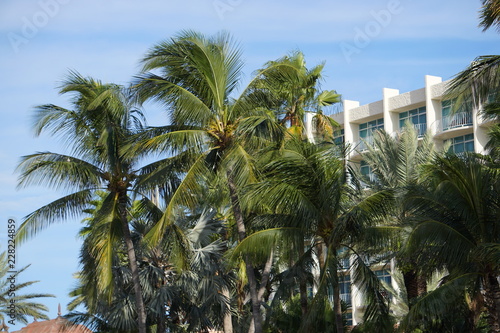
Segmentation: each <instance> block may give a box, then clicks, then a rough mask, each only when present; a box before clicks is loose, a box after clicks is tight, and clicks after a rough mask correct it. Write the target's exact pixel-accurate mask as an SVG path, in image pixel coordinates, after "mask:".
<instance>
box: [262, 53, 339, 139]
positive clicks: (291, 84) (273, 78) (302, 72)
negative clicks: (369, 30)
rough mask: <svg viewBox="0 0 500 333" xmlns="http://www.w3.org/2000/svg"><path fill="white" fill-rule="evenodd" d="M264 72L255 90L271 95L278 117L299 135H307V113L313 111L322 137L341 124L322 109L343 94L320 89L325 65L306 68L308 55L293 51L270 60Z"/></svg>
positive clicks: (317, 128) (328, 136) (317, 130)
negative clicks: (326, 114) (306, 56)
mask: <svg viewBox="0 0 500 333" xmlns="http://www.w3.org/2000/svg"><path fill="white" fill-rule="evenodd" d="M267 68H269V69H271V70H263V71H261V72H260V73H259V74H260V80H259V81H258V82H257V83H256V89H255V91H254V92H253V93H260V94H263V95H264V96H266V97H267V98H269V101H268V105H269V107H270V108H272V109H273V111H274V112H275V113H276V115H277V117H278V119H280V121H281V122H282V123H283V124H284V125H287V126H288V128H289V132H291V133H295V134H296V135H302V136H304V137H306V136H307V135H309V136H310V139H311V138H312V137H311V134H312V133H306V128H305V123H304V121H305V119H306V113H307V112H309V113H312V114H313V115H314V116H313V117H311V120H312V124H314V125H315V126H314V127H315V128H314V129H315V131H316V134H317V136H318V137H321V136H322V137H323V138H330V139H331V137H332V135H333V129H334V128H335V127H338V124H337V123H336V122H335V121H333V119H331V118H330V117H327V116H325V115H324V114H323V112H322V107H326V106H330V105H333V104H335V103H338V102H339V101H340V95H338V94H337V93H336V92H335V91H334V90H323V91H322V90H320V86H319V83H320V81H321V79H322V72H323V68H324V64H320V65H317V66H314V67H313V68H311V69H308V68H307V67H306V61H305V57H304V54H303V53H302V52H300V51H296V52H293V53H291V54H289V55H286V56H284V57H282V58H280V59H277V60H275V61H269V62H268V63H266V65H265V66H264V69H267Z"/></svg>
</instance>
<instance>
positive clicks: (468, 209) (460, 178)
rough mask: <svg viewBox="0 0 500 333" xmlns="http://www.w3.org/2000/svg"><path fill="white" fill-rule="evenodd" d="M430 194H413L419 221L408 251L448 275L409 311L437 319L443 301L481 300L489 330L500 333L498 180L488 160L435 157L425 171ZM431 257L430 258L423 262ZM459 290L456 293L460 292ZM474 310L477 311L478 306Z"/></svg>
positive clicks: (424, 191) (425, 191) (465, 157)
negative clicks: (466, 297) (458, 297)
mask: <svg viewBox="0 0 500 333" xmlns="http://www.w3.org/2000/svg"><path fill="white" fill-rule="evenodd" d="M427 171H428V172H429V174H430V176H431V177H432V179H433V180H434V183H433V186H432V187H431V190H422V191H420V192H417V193H415V194H414V203H415V204H416V208H418V210H416V212H417V213H418V214H419V217H420V223H419V224H418V225H417V227H416V228H415V229H414V230H413V232H412V234H411V236H410V248H409V251H413V252H415V253H416V254H418V255H419V256H420V258H421V262H420V263H421V264H422V265H426V266H427V267H431V268H432V267H434V268H435V269H436V268H437V269H443V268H444V269H446V270H447V271H448V272H449V275H448V277H447V278H446V279H445V283H444V284H443V285H442V286H441V287H439V288H437V289H436V290H434V291H432V292H430V293H429V294H428V295H427V296H425V297H424V298H422V299H420V300H419V301H418V302H417V303H416V304H415V305H414V307H413V308H412V309H411V310H410V320H411V318H417V317H418V316H419V315H422V314H425V315H431V316H436V317H439V315H440V314H442V310H443V302H445V301H446V299H447V298H448V299H452V300H453V299H456V298H452V296H453V295H457V291H458V296H460V294H461V295H462V296H461V297H463V295H464V294H465V293H467V294H469V295H470V299H472V300H474V299H479V300H482V302H484V306H485V307H486V310H487V320H488V324H489V330H490V332H500V285H499V283H498V276H500V265H499V263H500V260H499V258H500V224H499V220H498V216H499V214H500V211H499V208H500V195H499V194H500V193H499V191H500V179H499V177H498V166H497V165H496V166H495V165H493V166H492V165H491V162H490V159H489V158H487V157H483V156H477V155H473V154H467V155H462V156H453V155H449V156H446V157H439V158H437V159H436V161H435V162H434V163H433V164H431V165H429V166H428V170H427ZM429 258H431V260H429ZM460 291H461V292H460ZM478 309H479V311H480V307H479V308H478Z"/></svg>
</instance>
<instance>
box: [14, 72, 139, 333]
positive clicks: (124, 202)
mask: <svg viewBox="0 0 500 333" xmlns="http://www.w3.org/2000/svg"><path fill="white" fill-rule="evenodd" d="M60 93H61V94H72V95H74V97H73V99H72V104H73V109H65V108H62V107H59V106H56V105H53V104H47V105H42V106H39V107H37V108H36V110H35V111H36V114H35V125H34V128H35V132H36V134H37V135H40V134H41V133H42V132H44V131H50V133H51V134H52V135H58V136H60V137H62V138H63V141H64V142H65V143H67V144H68V146H69V148H70V149H71V154H70V155H64V154H58V153H53V152H39V153H35V154H32V155H28V156H24V157H23V158H22V161H21V163H20V164H19V167H18V170H19V171H20V176H19V187H25V186H28V185H44V186H47V187H49V188H55V189H65V190H68V191H69V192H70V193H69V194H67V195H65V196H63V197H61V198H59V199H57V200H55V201H53V202H51V203H49V204H47V205H45V206H43V207H41V208H39V209H37V210H35V211H34V212H32V213H30V214H29V215H27V216H26V217H25V218H24V221H23V223H22V225H21V226H20V228H19V231H18V234H17V237H18V238H19V239H20V240H24V239H26V238H28V237H30V236H34V235H36V234H37V233H38V232H39V231H41V230H42V229H44V228H45V227H47V226H49V225H51V224H52V223H54V222H56V221H58V220H63V221H64V220H68V219H70V218H73V217H75V216H78V215H80V214H82V213H83V211H84V210H85V209H87V208H89V204H90V203H91V201H92V200H94V197H95V195H96V193H97V191H105V192H106V197H105V198H104V200H103V202H102V205H101V206H100V209H99V210H98V212H97V213H96V214H95V216H96V219H97V220H99V221H100V222H99V223H100V224H101V226H103V227H102V228H101V229H100V230H99V232H103V233H104V234H105V235H106V237H105V238H103V239H104V240H105V241H102V242H100V243H98V244H96V245H95V246H96V248H94V249H93V251H94V252H95V253H96V256H97V258H98V261H99V264H98V267H99V268H98V273H99V274H98V275H99V276H98V279H97V281H96V283H97V288H98V289H99V290H101V291H103V290H104V291H105V290H108V291H109V290H111V289H112V281H113V274H112V269H111V267H112V261H111V259H112V252H113V245H114V244H116V242H117V240H118V239H120V240H123V242H124V243H125V244H126V253H127V261H128V265H129V267H130V271H131V274H132V280H133V286H134V288H133V289H134V295H135V306H136V312H137V317H138V323H137V325H138V328H139V332H140V333H145V331H146V312H145V307H144V301H143V297H142V290H141V285H140V282H139V272H138V267H137V258H136V251H135V248H134V245H133V242H132V239H131V235H130V228H129V218H130V216H129V212H128V210H129V207H130V204H131V201H130V199H129V192H131V190H132V186H133V185H134V182H135V181H136V178H137V176H138V175H139V174H140V172H141V171H140V170H138V169H136V168H137V164H138V161H139V157H140V155H139V154H135V155H129V156H125V155H124V150H125V149H126V148H127V145H128V144H129V139H130V137H132V136H133V135H134V134H136V133H137V132H138V131H140V130H141V129H142V127H143V125H142V123H143V122H144V119H143V116H142V114H141V112H140V111H139V110H137V109H136V108H135V107H134V101H133V99H131V98H130V94H129V92H128V91H127V90H126V89H124V88H123V87H121V86H119V85H115V84H103V83H101V82H100V81H97V80H94V79H92V78H85V77H82V76H81V75H80V74H78V73H76V72H70V74H69V75H68V78H67V79H66V80H65V81H64V82H63V84H62V85H61V89H60ZM108 294H110V293H108Z"/></svg>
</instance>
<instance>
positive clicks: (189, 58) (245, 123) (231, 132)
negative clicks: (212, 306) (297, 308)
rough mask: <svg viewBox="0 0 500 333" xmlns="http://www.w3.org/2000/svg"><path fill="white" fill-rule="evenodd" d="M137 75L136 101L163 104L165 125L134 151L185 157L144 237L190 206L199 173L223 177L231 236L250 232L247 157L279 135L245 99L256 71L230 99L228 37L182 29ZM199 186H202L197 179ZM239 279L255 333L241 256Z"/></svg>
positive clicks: (235, 70) (256, 104)
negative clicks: (245, 207)
mask: <svg viewBox="0 0 500 333" xmlns="http://www.w3.org/2000/svg"><path fill="white" fill-rule="evenodd" d="M143 65H144V67H143V70H144V72H147V71H149V72H147V73H145V74H143V75H142V76H141V77H140V78H139V80H138V82H137V89H138V92H139V95H140V96H141V98H142V99H144V100H145V99H154V100H157V101H159V102H161V103H163V104H164V105H165V106H166V107H167V111H168V113H169V116H170V122H171V125H168V126H164V127H160V128H153V129H151V130H150V131H149V132H148V133H146V134H145V135H144V136H143V145H141V149H144V150H153V151H161V152H165V153H170V154H172V155H177V156H186V161H188V160H189V159H191V161H188V162H187V163H186V164H187V165H189V168H188V170H187V171H186V173H185V177H184V178H183V180H182V182H181V184H180V186H179V189H178V190H177V192H176V194H175V195H174V196H173V197H172V199H171V201H170V203H169V205H168V206H167V208H166V211H165V214H164V216H163V218H162V219H161V220H160V221H159V223H158V224H157V226H156V227H155V228H154V229H153V230H152V232H151V234H150V237H151V239H152V240H155V241H158V240H159V239H160V237H161V235H162V234H163V230H164V229H165V227H166V226H167V225H169V224H171V223H172V222H173V220H174V215H173V212H174V207H176V206H179V205H180V206H185V207H193V206H194V205H195V204H196V203H195V201H194V198H195V196H193V195H191V194H190V193H195V192H199V191H200V190H202V188H200V186H199V184H200V181H202V182H203V181H204V180H203V178H204V177H207V175H212V174H216V175H217V177H219V178H220V179H222V180H224V181H223V183H224V184H225V185H224V187H225V188H226V189H227V191H228V193H229V201H230V203H231V210H232V215H233V217H234V220H235V221H236V229H237V234H238V239H239V240H240V241H242V240H243V239H245V237H246V236H247V235H248V233H249V232H250V229H249V227H250V226H249V225H248V223H247V222H246V221H245V215H244V212H243V211H242V209H241V201H240V191H241V188H242V187H243V186H244V185H246V184H249V183H251V182H253V181H255V179H257V174H256V170H255V168H254V166H253V160H254V153H255V152H256V151H257V150H258V149H259V148H262V147H265V146H268V145H269V144H272V142H273V141H272V140H273V139H279V137H280V136H281V135H282V133H283V129H282V127H281V126H280V125H279V124H278V123H277V122H276V121H275V118H274V115H273V113H272V112H270V111H268V110H267V109H266V104H263V103H264V102H265V99H264V98H262V97H261V96H259V94H250V91H251V90H252V89H254V88H255V82H256V81H257V80H258V76H259V75H261V74H262V73H263V72H265V71H271V70H273V69H274V68H276V67H279V65H278V64H277V65H275V66H271V67H269V68H266V69H264V70H263V71H261V72H259V75H258V76H257V77H256V78H255V79H253V80H252V81H251V82H250V84H249V86H248V87H247V88H246V89H244V90H243V92H242V93H241V94H240V95H239V96H236V97H232V94H234V93H235V90H236V88H237V87H238V84H239V83H240V79H241V74H242V73H241V69H242V61H241V59H240V51H239V50H238V48H236V47H235V45H234V43H233V41H232V40H231V38H230V36H229V35H228V34H226V33H219V34H217V35H215V36H213V37H206V36H204V35H202V34H199V33H196V32H192V31H184V32H182V33H180V34H179V35H178V36H176V37H175V38H173V39H171V40H167V41H164V42H161V43H159V44H157V45H155V46H154V47H153V48H152V49H151V50H150V51H149V52H148V54H147V55H146V56H145V58H144V59H143ZM205 183H206V181H205ZM245 267H246V275H247V278H248V283H249V289H250V294H251V300H252V315H253V322H254V324H255V332H258V333H259V332H262V317H261V310H260V308H261V304H260V300H259V296H258V290H257V289H258V287H257V279H256V276H255V272H254V269H255V267H254V266H253V264H252V262H251V260H250V259H249V258H248V257H245Z"/></svg>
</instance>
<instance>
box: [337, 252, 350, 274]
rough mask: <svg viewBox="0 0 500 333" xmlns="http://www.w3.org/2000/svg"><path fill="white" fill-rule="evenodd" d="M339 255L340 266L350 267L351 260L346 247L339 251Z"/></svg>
mask: <svg viewBox="0 0 500 333" xmlns="http://www.w3.org/2000/svg"><path fill="white" fill-rule="evenodd" d="M337 255H338V257H339V266H340V268H341V269H349V267H350V266H351V265H350V261H349V253H348V252H347V249H346V248H345V247H342V248H341V249H340V250H338V251H337Z"/></svg>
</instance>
